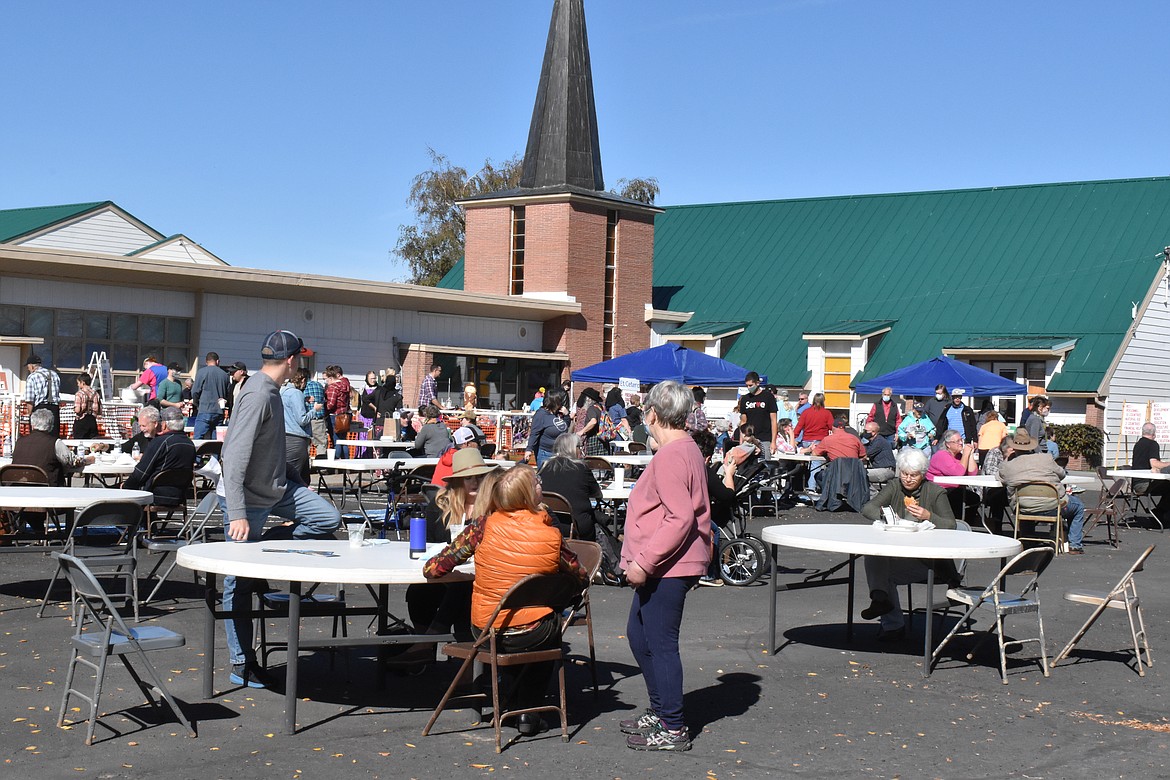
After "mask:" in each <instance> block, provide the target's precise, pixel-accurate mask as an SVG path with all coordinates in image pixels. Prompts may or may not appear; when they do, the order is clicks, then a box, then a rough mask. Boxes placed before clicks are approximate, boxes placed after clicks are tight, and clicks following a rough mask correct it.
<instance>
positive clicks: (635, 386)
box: [618, 376, 642, 393]
mask: <svg viewBox="0 0 1170 780" xmlns="http://www.w3.org/2000/svg"><path fill="white" fill-rule="evenodd" d="M618 389H619V390H621V391H622V392H623V393H636V392H638V391H639V390H641V389H642V383H641V382H639V381H638V380H637V379H631V378H630V377H628V376H623V377H621V378H620V379H618Z"/></svg>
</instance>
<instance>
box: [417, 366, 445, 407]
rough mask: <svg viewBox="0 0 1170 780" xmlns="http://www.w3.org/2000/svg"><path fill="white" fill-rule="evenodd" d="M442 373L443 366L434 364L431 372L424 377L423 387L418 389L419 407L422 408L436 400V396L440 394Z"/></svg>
mask: <svg viewBox="0 0 1170 780" xmlns="http://www.w3.org/2000/svg"><path fill="white" fill-rule="evenodd" d="M442 373H443V367H442V366H439V365H437V364H436V365H432V366H431V370H430V373H428V374H427V375H426V376H424V377H423V381H422V387H420V388H419V391H418V407H419V408H420V409H421V408H422V407H424V406H426V405H427V404H429V403H431V402H432V401H434V400H435V397H436V396H438V394H439V376H440V375H441V374H442ZM436 406H437V404H436Z"/></svg>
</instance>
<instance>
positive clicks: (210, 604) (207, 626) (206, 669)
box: [203, 572, 215, 699]
mask: <svg viewBox="0 0 1170 780" xmlns="http://www.w3.org/2000/svg"><path fill="white" fill-rule="evenodd" d="M203 576H204V590H203V601H204V603H205V604H206V606H207V613H206V614H207V617H206V619H205V620H204V621H203V698H205V699H210V698H211V697H212V696H214V695H215V690H214V688H215V686H214V685H213V683H214V679H215V575H214V574H212V573H210V572H207V573H206V574H204V575H203Z"/></svg>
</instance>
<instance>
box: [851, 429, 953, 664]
mask: <svg viewBox="0 0 1170 780" xmlns="http://www.w3.org/2000/svg"><path fill="white" fill-rule="evenodd" d="M928 465H929V461H928V460H927V458H926V453H924V452H923V451H922V450H919V449H916V448H914V447H903V448H902V449H900V450H898V459H897V466H896V470H897V472H898V478H897V479H893V480H890V481H889V482H887V483H886V486H885V487H883V488H882V489H881V490H880V491H878V494H877V495H876V496H874V497H873V498H872V499H870V500H869V502H868V503H867V504H866V505H865V506H863V507H862V508H861V514H862V515H864V516H865V518H866V519H867V520H878V519H880V518H881V516H882V508H883V507H889V508H890V509H892V510H893V511H894V514H895V515H897V516H898V517H899V518H902V519H904V520H914V521H916V522H921V521H923V520H929V521H930V522H932V523H934V525H935V527H936V528H954V527H955V515H954V513H953V512H952V511H951V502H950V501H949V500H948V499H947V489H946V488H944V487H942V486H941V485H936V484H935V483H933V482H929V481H927V479H926V469H927V466H928ZM932 565H933V566H935V574H936V575H937V576H938V577H939V579H940V580H941V581H942V582H954V581H955V580H956V579H957V574H958V573H957V571H956V569H955V566H954V563H953V562H952V561H949V560H940V561H924V560H919V559H917V558H885V557H882V556H877V555H867V556H865V577H866V579H867V580H868V581H869V598H870V603H869V606H868V607H866V608H865V609H863V610H862V611H861V616H862V617H863V618H865V619H866V620H873V619H874V618H881V630H880V632H879V633H878V641H879V642H896V641H898V640H900V639H903V638H905V636H906V620H905V617H904V616H903V615H902V608H901V606H900V605H899V603H898V586H899V585H907V584H909V583H911V582H925V581H926V573H927V571H928V567H929V566H932Z"/></svg>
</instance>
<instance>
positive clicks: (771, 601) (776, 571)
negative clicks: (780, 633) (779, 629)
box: [768, 544, 780, 653]
mask: <svg viewBox="0 0 1170 780" xmlns="http://www.w3.org/2000/svg"><path fill="white" fill-rule="evenodd" d="M769 546H770V547H771V548H772V582H771V584H770V585H769V586H768V589H769V590H770V591H771V592H772V593H771V596H769V598H768V637H769V640H770V641H769V644H768V652H769V653H775V652H776V593H777V588H776V582H777V580H778V579H779V576H780V564H778V563H777V562H776V558H777V556H778V555H779V553H780V546H779V545H775V544H773V545H769Z"/></svg>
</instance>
